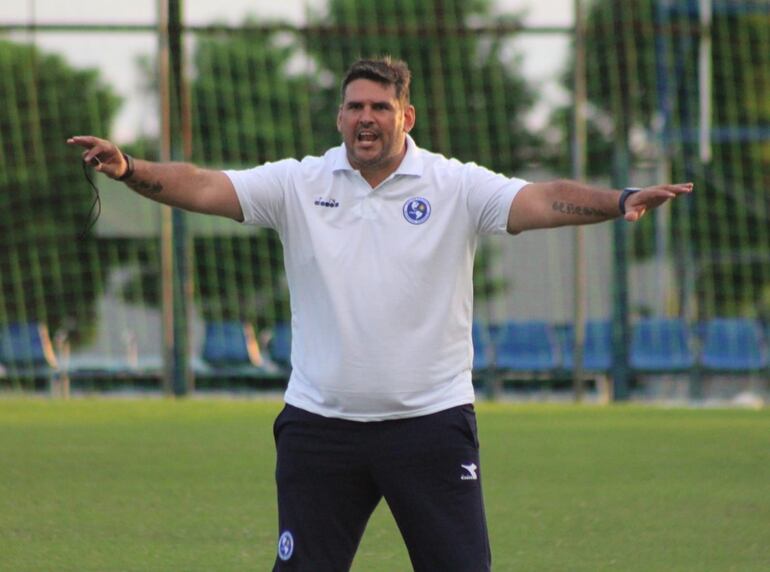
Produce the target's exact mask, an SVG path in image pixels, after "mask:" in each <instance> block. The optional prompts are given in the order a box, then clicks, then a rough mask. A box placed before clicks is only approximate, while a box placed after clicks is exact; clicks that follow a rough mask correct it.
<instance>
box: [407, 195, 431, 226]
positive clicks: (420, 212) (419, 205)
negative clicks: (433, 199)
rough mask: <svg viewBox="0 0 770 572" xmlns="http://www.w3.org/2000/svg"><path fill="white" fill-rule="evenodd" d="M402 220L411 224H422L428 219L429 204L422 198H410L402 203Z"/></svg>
mask: <svg viewBox="0 0 770 572" xmlns="http://www.w3.org/2000/svg"><path fill="white" fill-rule="evenodd" d="M404 218H405V219H406V220H407V221H408V222H410V223H412V224H422V223H424V222H425V221H426V220H428V218H430V203H429V202H428V199H424V198H422V197H412V198H411V199H408V200H407V201H406V202H405V203H404Z"/></svg>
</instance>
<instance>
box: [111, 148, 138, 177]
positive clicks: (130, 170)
mask: <svg viewBox="0 0 770 572" xmlns="http://www.w3.org/2000/svg"><path fill="white" fill-rule="evenodd" d="M123 159H124V160H125V161H126V170H125V171H124V173H123V174H122V175H121V176H120V177H118V178H116V179H115V180H116V181H125V180H126V179H128V178H129V177H130V176H131V175H133V174H134V158H133V157H132V156H131V155H129V154H127V153H123Z"/></svg>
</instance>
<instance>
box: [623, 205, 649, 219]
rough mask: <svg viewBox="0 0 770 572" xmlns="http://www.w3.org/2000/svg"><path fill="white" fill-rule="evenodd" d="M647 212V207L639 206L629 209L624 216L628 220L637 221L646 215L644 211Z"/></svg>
mask: <svg viewBox="0 0 770 572" xmlns="http://www.w3.org/2000/svg"><path fill="white" fill-rule="evenodd" d="M646 212H647V209H646V208H644V207H637V208H634V209H632V210H630V211H627V212H626V214H625V216H624V217H623V218H624V219H626V220H627V221H628V222H636V221H638V220H639V219H640V218H642V217H643V216H644V213H646Z"/></svg>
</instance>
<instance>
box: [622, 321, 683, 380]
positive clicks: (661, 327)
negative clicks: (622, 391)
mask: <svg viewBox="0 0 770 572" xmlns="http://www.w3.org/2000/svg"><path fill="white" fill-rule="evenodd" d="M630 364H631V367H632V368H633V369H634V370H635V371H637V372H638V373H681V372H686V371H689V370H690V369H691V368H692V367H693V366H694V365H695V357H694V355H693V352H692V343H691V335H690V328H689V327H688V325H687V322H685V321H684V320H682V319H680V318H643V319H641V320H639V321H638V322H636V323H635V324H634V325H633V329H632V334H631V351H630Z"/></svg>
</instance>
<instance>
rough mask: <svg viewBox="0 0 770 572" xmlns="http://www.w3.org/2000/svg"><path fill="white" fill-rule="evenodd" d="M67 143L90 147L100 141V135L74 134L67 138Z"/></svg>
mask: <svg viewBox="0 0 770 572" xmlns="http://www.w3.org/2000/svg"><path fill="white" fill-rule="evenodd" d="M67 143H68V144H70V145H80V146H81V147H85V148H86V149H89V148H91V147H93V146H94V145H96V144H98V143H99V138H98V137H92V136H91V135H73V136H72V137H70V138H69V139H67Z"/></svg>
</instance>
